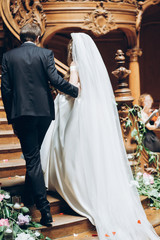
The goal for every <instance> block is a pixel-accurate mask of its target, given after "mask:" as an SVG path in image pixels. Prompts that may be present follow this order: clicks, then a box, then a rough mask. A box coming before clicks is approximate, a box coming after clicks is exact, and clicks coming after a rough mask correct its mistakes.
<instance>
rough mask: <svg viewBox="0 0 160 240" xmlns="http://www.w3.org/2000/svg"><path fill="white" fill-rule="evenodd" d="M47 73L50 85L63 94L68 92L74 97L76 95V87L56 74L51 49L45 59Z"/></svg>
mask: <svg viewBox="0 0 160 240" xmlns="http://www.w3.org/2000/svg"><path fill="white" fill-rule="evenodd" d="M47 74H48V77H49V81H50V83H51V85H52V86H54V87H55V88H57V89H58V90H59V91H61V92H63V93H65V94H68V95H70V96H72V97H74V98H76V97H77V96H78V87H76V86H74V85H72V84H70V83H69V82H67V81H65V80H64V79H63V78H62V77H61V76H60V75H59V74H58V72H57V69H56V67H55V61H54V56H53V52H52V51H49V55H48V59H47Z"/></svg>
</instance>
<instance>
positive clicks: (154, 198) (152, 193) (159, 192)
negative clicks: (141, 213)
mask: <svg viewBox="0 0 160 240" xmlns="http://www.w3.org/2000/svg"><path fill="white" fill-rule="evenodd" d="M131 184H132V185H135V186H136V187H137V189H138V192H139V194H140V195H144V196H147V197H148V198H149V199H150V202H151V203H150V207H156V208H157V209H160V178H159V174H157V175H156V176H153V175H151V174H148V173H142V172H137V173H136V175H135V180H134V181H132V183H131Z"/></svg>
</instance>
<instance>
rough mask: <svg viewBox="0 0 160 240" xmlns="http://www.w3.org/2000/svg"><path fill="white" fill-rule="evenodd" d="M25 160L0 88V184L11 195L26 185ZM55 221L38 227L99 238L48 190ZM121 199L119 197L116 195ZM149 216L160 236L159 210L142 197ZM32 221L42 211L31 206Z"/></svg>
mask: <svg viewBox="0 0 160 240" xmlns="http://www.w3.org/2000/svg"><path fill="white" fill-rule="evenodd" d="M24 175H25V161H24V160H23V159H21V147H20V144H19V140H18V138H17V137H16V136H15V135H14V133H13V130H12V126H11V125H8V123H7V120H6V114H5V111H4V107H3V103H2V98H1V91H0V183H1V184H2V188H5V189H7V190H8V191H10V192H11V194H13V195H15V194H20V193H21V190H22V188H23V186H24V179H25V178H24ZM48 200H49V202H50V205H51V213H52V215H53V219H54V222H53V224H52V226H51V227H48V228H47V227H41V228H39V229H38V230H40V231H41V232H42V234H43V235H44V236H48V237H50V238H51V239H59V240H60V239H61V240H62V239H63V240H73V239H77V240H80V239H81V240H90V239H93V240H94V239H95V240H98V237H97V236H96V231H95V228H94V226H93V225H92V224H91V223H90V222H89V221H88V219H86V218H85V217H82V216H79V215H77V214H76V213H75V212H73V210H71V209H70V207H69V206H68V205H67V204H66V202H65V201H64V200H63V199H62V198H61V197H60V196H59V195H58V194H57V193H51V192H49V193H48ZM117 201H118V197H117ZM141 202H142V205H143V207H144V209H145V211H146V214H147V217H148V219H149V221H150V222H151V224H152V225H153V226H154V228H155V230H156V232H157V233H158V234H159V235H160V217H159V216H160V210H156V209H154V208H149V199H148V198H147V197H144V196H142V197H141ZM30 212H31V215H32V218H33V220H35V221H37V222H39V220H40V212H39V211H38V210H36V208H35V207H32V208H31V209H30Z"/></svg>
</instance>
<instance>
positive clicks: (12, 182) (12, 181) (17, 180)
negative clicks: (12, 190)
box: [0, 176, 25, 188]
mask: <svg viewBox="0 0 160 240" xmlns="http://www.w3.org/2000/svg"><path fill="white" fill-rule="evenodd" d="M24 181H25V176H15V177H7V178H0V183H1V184H2V188H3V187H13V186H17V185H23V184H24Z"/></svg>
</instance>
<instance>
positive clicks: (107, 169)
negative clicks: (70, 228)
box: [41, 33, 160, 240]
mask: <svg viewBox="0 0 160 240" xmlns="http://www.w3.org/2000/svg"><path fill="white" fill-rule="evenodd" d="M71 36H72V59H73V61H74V63H75V64H76V66H75V64H74V63H72V66H71V71H73V72H74V74H72V78H71V79H70V82H71V83H73V82H77V81H79V80H80V84H81V93H80V96H79V97H78V98H77V99H75V100H74V99H73V98H71V97H69V96H66V95H57V97H56V100H55V106H56V120H55V121H54V122H52V123H51V125H50V127H49V129H48V132H47V134H46V136H45V139H44V142H43V144H42V148H41V155H42V156H41V159H42V168H43V171H44V177H45V182H46V186H47V187H48V189H49V190H56V191H57V192H58V193H59V194H60V195H61V196H62V197H63V198H64V199H65V201H66V202H67V203H68V204H69V205H70V207H71V208H72V209H73V210H74V211H76V212H77V213H78V214H80V215H82V216H85V217H87V218H88V219H89V220H90V221H91V223H92V224H94V225H95V226H96V229H97V233H98V237H99V239H100V240H104V239H110V240H111V239H114V240H115V239H116V240H157V239H160V238H159V237H158V235H157V234H156V233H155V231H154V229H153V227H152V226H151V224H150V223H149V222H148V220H147V218H146V215H145V212H144V210H143V207H142V205H141V202H140V199H139V195H138V192H137V189H136V187H135V186H134V185H133V184H132V181H133V176H132V172H131V169H130V166H129V163H128V159H127V156H126V152H125V148H124V145H123V139H122V134H121V128H120V123H119V116H118V112H117V107H116V102H115V98H114V94H113V90H112V87H111V83H110V79H109V76H108V73H107V70H106V67H105V65H104V63H103V60H102V58H101V56H100V53H99V51H98V49H97V47H96V45H95V44H94V42H93V40H92V39H91V38H90V37H89V36H88V35H87V34H84V33H72V34H71ZM73 72H72V73H73ZM73 76H74V77H73Z"/></svg>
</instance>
